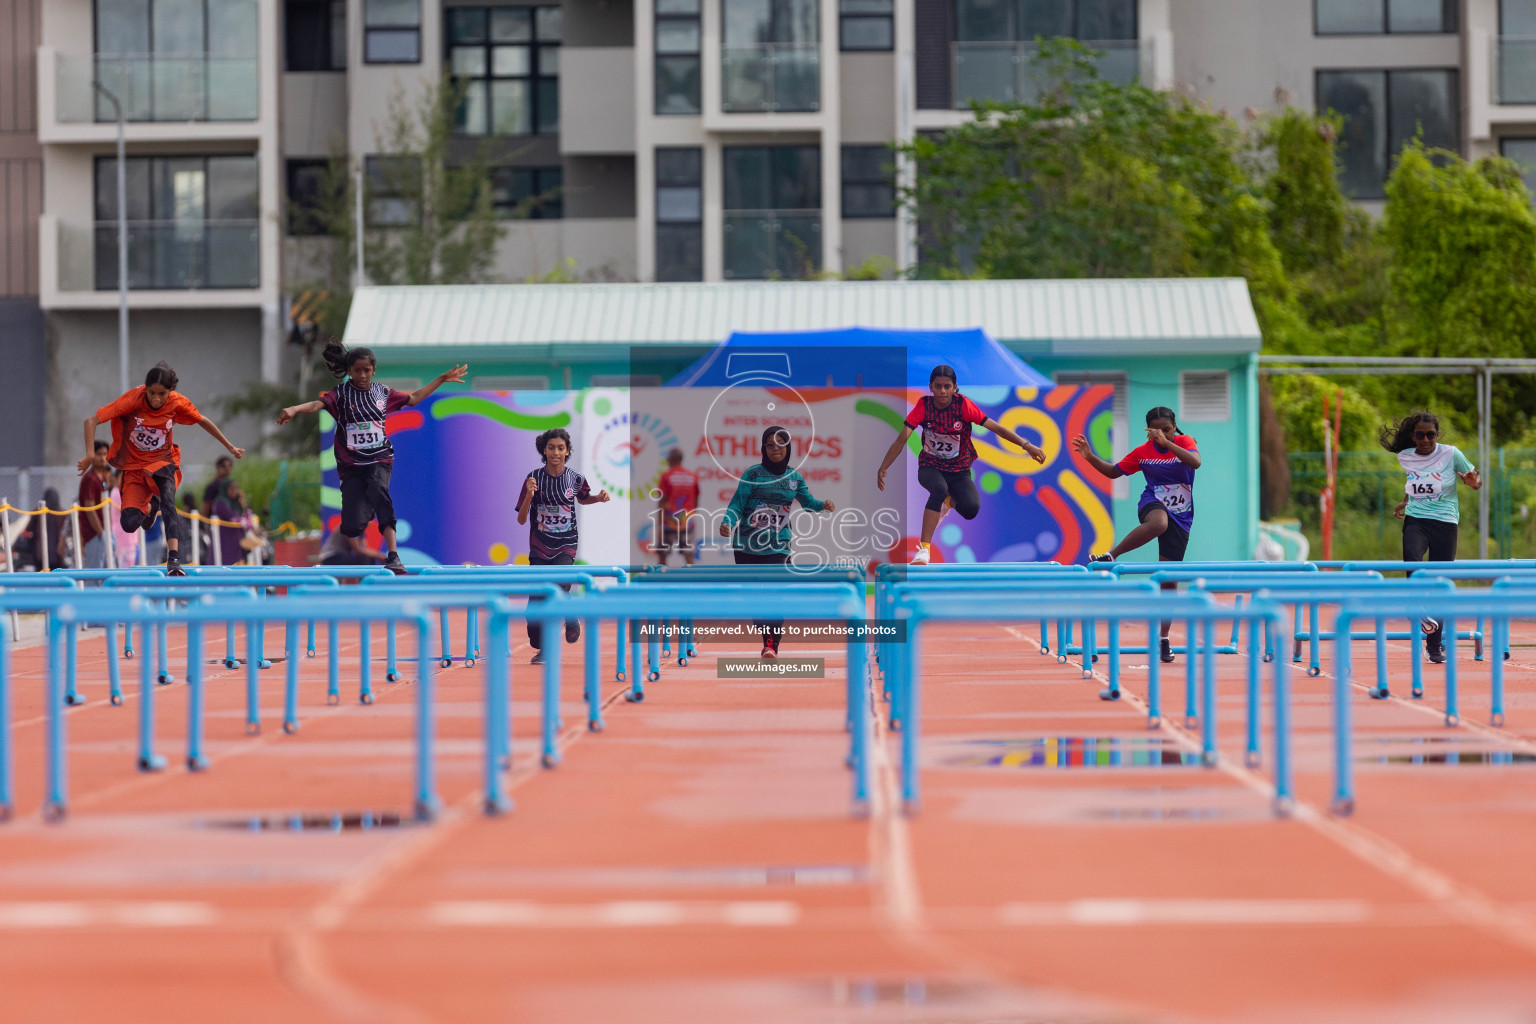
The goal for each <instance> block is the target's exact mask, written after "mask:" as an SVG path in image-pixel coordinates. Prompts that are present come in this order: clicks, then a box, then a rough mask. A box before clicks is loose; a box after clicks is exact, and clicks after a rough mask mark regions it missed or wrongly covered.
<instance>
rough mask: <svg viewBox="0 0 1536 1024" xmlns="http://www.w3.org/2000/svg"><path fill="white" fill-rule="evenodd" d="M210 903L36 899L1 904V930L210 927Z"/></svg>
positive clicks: (215, 917) (212, 911)
mask: <svg viewBox="0 0 1536 1024" xmlns="http://www.w3.org/2000/svg"><path fill="white" fill-rule="evenodd" d="M218 917H219V914H218V911H217V910H215V909H214V908H213V907H212V906H211V905H210V904H207V903H195V902H181V901H171V900H144V901H131V902H127V901H119V902H108V903H87V902H81V901H73V900H32V901H23V902H5V903H0V931H8V930H9V931H25V930H36V929H58V928H100V927H119V928H206V927H208V926H210V925H212V924H214V923H215V922H216V921H217V920H218Z"/></svg>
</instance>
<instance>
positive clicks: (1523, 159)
mask: <svg viewBox="0 0 1536 1024" xmlns="http://www.w3.org/2000/svg"><path fill="white" fill-rule="evenodd" d="M1499 155H1500V156H1503V157H1506V158H1508V159H1510V160H1513V161H1514V162H1515V163H1516V165H1518V166H1519V168H1520V177H1522V178H1523V179H1525V187H1526V188H1527V189H1528V190H1530V192H1531V194H1532V195H1536V139H1531V138H1526V139H1500V140H1499Z"/></svg>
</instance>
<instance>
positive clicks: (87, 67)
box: [56, 54, 261, 124]
mask: <svg viewBox="0 0 1536 1024" xmlns="http://www.w3.org/2000/svg"><path fill="white" fill-rule="evenodd" d="M56 75H57V77H56V82H57V91H58V119H59V121H60V122H62V123H65V124H89V123H92V122H115V121H116V120H117V115H116V113H115V112H114V111H113V109H112V104H111V102H110V101H108V100H107V98H106V97H104V96H102V95H101V94H100V93H98V92H97V91H96V90H95V89H93V88H91V82H92V81H98V82H100V83H101V84H102V85H103V86H104V87H105V88H107V89H110V90H111V91H112V93H113V94H114V95H116V96H117V98H118V101H119V102H120V103H122V105H123V115H124V117H125V118H126V119H127V120H129V121H254V120H256V118H257V116H258V115H259V113H260V110H261V101H260V90H259V81H258V73H257V65H256V58H255V57H254V56H250V57H225V56H217V55H214V54H174V55H166V54H131V55H117V54H114V55H111V56H106V55H96V56H89V57H70V56H63V55H61V56H59V58H58V63H57V71H56Z"/></svg>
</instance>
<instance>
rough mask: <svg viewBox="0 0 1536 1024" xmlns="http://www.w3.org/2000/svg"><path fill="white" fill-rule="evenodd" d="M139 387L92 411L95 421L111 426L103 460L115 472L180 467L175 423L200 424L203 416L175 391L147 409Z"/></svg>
mask: <svg viewBox="0 0 1536 1024" xmlns="http://www.w3.org/2000/svg"><path fill="white" fill-rule="evenodd" d="M144 390H145V389H144V385H142V384H140V385H139V386H138V387H136V388H133V389H132V390H130V391H129V392H128V393H127V394H125V395H123V396H122V397H121V398H119V399H118V400H117V401H115V402H113V403H111V404H110V405H104V406H102V407H101V408H100V409H97V410H96V419H97V420H98V421H99V422H101V423H110V424H111V425H112V450H111V451H110V452H108V453H107V461H108V462H110V463H111V464H112V465H114V466H116V467H117V468H118V469H142V470H145V471H146V472H150V473H153V472H154V471H155V470H157V469H159V468H160V467H161V466H165V465H172V466H180V465H181V449H180V448H178V447H177V446H176V443H175V441H174V440H173V438H172V429H173V428H174V427H175V425H176V424H177V423H201V422H202V420H203V414H202V413H200V412H198V411H197V406H195V405H193V404H192V402H191V400H190V399H188V398H187V396H186V395H183V394H182V393H181V392H179V391H172V392H171V393H170V394H169V395H167V396H166V399H165V402H164V403H163V404H162V405H161V406H160V408H158V409H151V408H150V407H149V401H148V400H147V399H146V398H145V397H144Z"/></svg>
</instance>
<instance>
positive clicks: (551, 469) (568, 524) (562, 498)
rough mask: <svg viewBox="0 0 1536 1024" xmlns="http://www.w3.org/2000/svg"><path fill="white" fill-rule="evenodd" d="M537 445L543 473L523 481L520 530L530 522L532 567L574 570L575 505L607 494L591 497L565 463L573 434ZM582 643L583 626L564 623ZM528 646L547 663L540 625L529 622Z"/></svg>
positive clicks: (548, 436)
mask: <svg viewBox="0 0 1536 1024" xmlns="http://www.w3.org/2000/svg"><path fill="white" fill-rule="evenodd" d="M533 444H534V447H535V448H537V449H538V451H539V458H540V459H541V460H543V462H544V468H543V469H536V470H534V471H533V472H532V473H529V474H528V478H527V479H526V480H525V481H524V482H523V493H522V494H521V495H520V496H519V497H518V499H517V523H518V525H519V526H521V525H523V524H524V523H528V564H529V565H574V564H575V563H576V547H577V541H578V540H579V535H578V534H577V532H576V506H577V505H593V504H596V503H597V502H602V501H607V500H608V492H607V490H603V491H600V492H598V493H597V494H593V493H592V485H591V484H589V483H587V478H586V477H584V476H582V475H581V474H580V473H578V472H576V471H575V470H574V469H572V468H571V467H570V466H569V465H567V464H566V460H567V459H569V458H570V457H571V435H570V434H568V433H566V432H565V431H564V430H562V429H561V428H559V427H555V428H553V429H551V430H546V431H544V433H542V434H540V435H539V436H538V437H536V438H534V441H533ZM530 516H531V517H532V522H531V523H530V522H529V517H530ZM560 587H561V589H563V590H570V589H571V585H570V584H569V583H562V584H560ZM529 600H530V601H534V600H540V599H539V598H529ZM580 638H581V623H580V622H579V621H578V620H576V619H566V620H565V642H566V643H568V644H573V643H575V642H576V641H577V640H579V639H580ZM528 643H529V644H531V645H532V646H533V650H534V655H533V662H532V664H535V665H542V664H544V630H543V627H542V626H541V625H540V624H539V623H537V622H532V621H530V622H529V623H528Z"/></svg>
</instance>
